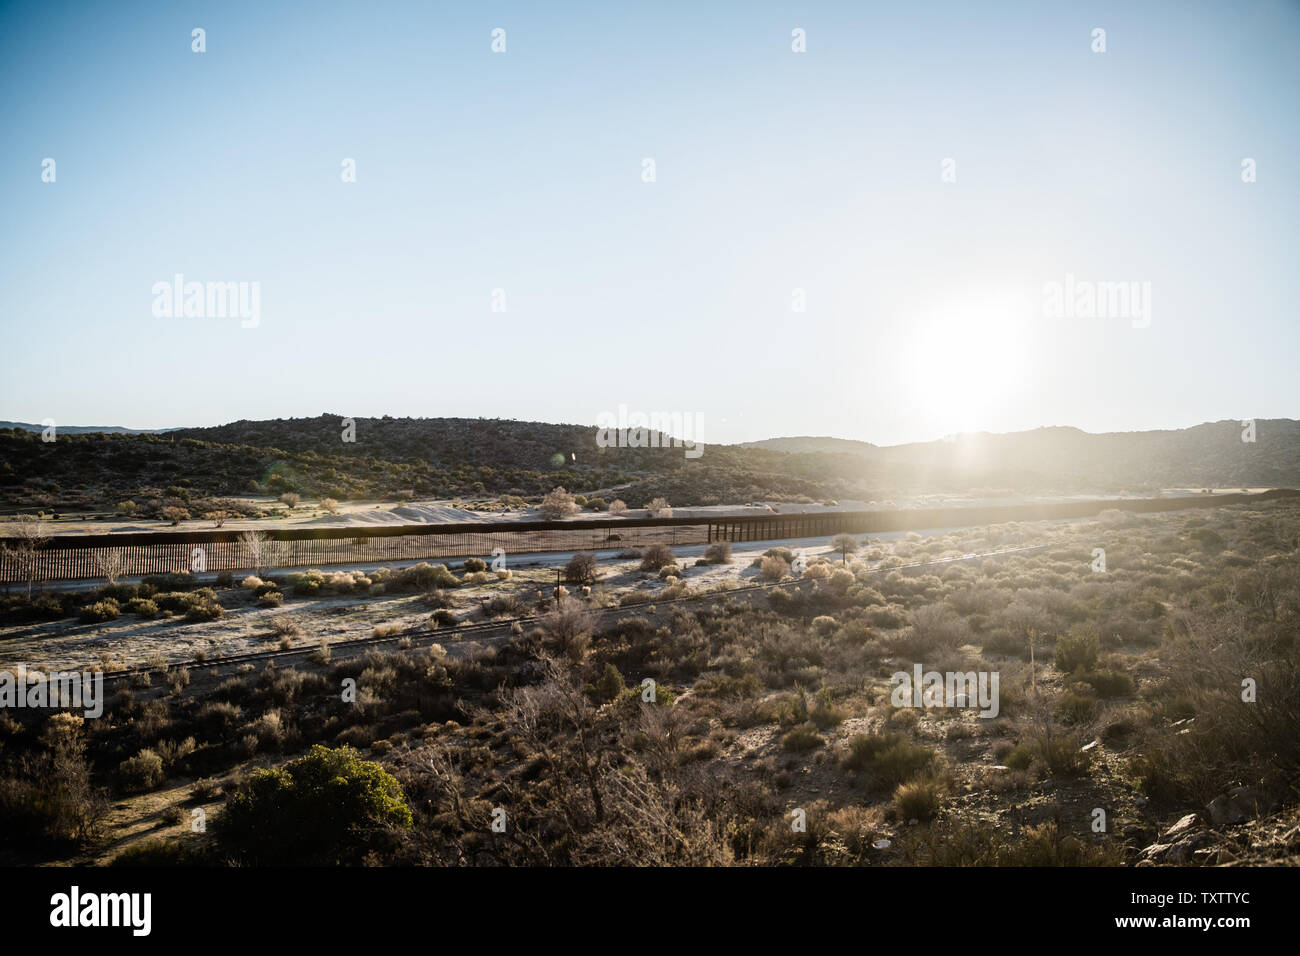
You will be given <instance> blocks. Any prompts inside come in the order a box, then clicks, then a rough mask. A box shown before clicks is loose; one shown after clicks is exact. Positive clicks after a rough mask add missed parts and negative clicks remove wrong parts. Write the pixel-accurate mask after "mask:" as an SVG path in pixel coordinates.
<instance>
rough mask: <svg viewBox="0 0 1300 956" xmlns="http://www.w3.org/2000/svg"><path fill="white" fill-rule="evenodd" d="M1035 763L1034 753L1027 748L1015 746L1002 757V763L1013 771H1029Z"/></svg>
mask: <svg viewBox="0 0 1300 956" xmlns="http://www.w3.org/2000/svg"><path fill="white" fill-rule="evenodd" d="M1033 762H1034V752H1033V751H1032V750H1030V749H1029V748H1028V747H1025V746H1019V745H1018V746H1015V747H1012V748H1011V749H1010V750H1008V751H1007V752H1006V753H1005V754H1004V755H1003V756H1002V763H1003V764H1004V765H1005V766H1006V767H1008V768H1010V769H1011V770H1028V769H1029V767H1030V765H1031V764H1033Z"/></svg>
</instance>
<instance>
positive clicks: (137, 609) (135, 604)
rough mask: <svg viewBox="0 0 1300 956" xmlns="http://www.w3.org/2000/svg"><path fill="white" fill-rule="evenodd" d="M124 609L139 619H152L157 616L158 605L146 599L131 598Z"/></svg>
mask: <svg viewBox="0 0 1300 956" xmlns="http://www.w3.org/2000/svg"><path fill="white" fill-rule="evenodd" d="M126 609H127V610H128V611H130V612H131V613H132V614H134V615H135V616H136V617H139V618H145V619H149V618H154V617H157V616H158V605H157V604H155V603H154V602H153V601H150V600H149V599H148V598H133V599H132V600H131V602H130V603H129V604H127V606H126Z"/></svg>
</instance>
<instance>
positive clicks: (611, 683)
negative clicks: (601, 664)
mask: <svg viewBox="0 0 1300 956" xmlns="http://www.w3.org/2000/svg"><path fill="white" fill-rule="evenodd" d="M625 690H627V683H626V682H625V681H624V680H623V675H622V674H620V673H619V670H618V668H617V667H615V666H614V665H613V664H612V663H606V664H605V670H604V671H603V672H602V673H601V675H600V679H599V680H598V681H596V683H594V684H592V685H590V686H589V687H588V688H587V693H588V694H590V695H591V697H592V698H593V699H594V700H597V701H600V702H605V701H611V700H615V699H617V698H618V697H619V696H620V695H621V694H622V693H623V692H624V691H625Z"/></svg>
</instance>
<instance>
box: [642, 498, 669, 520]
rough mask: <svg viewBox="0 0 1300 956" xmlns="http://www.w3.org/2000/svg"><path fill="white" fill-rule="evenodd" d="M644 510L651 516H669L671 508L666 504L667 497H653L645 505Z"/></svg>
mask: <svg viewBox="0 0 1300 956" xmlns="http://www.w3.org/2000/svg"><path fill="white" fill-rule="evenodd" d="M645 510H646V511H647V512H648V513H649V515H650V517H652V518H671V517H672V516H673V509H672V507H671V506H670V505H669V504H668V499H667V498H654V499H652V500H651V501H650V503H649V504H647V505H646V506H645Z"/></svg>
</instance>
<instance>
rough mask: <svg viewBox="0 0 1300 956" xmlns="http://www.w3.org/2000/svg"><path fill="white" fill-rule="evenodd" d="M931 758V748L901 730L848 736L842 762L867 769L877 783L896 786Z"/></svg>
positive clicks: (860, 770) (909, 778)
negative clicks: (910, 738) (914, 740)
mask: <svg viewBox="0 0 1300 956" xmlns="http://www.w3.org/2000/svg"><path fill="white" fill-rule="evenodd" d="M934 758H935V752H934V751H933V750H931V749H930V748H929V747H926V746H924V745H922V744H918V743H914V742H912V741H911V740H909V739H908V738H907V737H906V736H905V735H903V734H901V733H895V732H890V733H884V734H857V735H855V736H854V737H852V738H850V739H849V742H848V750H847V753H846V754H845V755H844V757H843V758H842V760H841V766H843V767H844V769H846V770H853V771H858V772H866V773H868V774H869V775H870V779H871V781H872V782H873V784H875V785H877V786H882V787H896V786H898V785H899V784H903V783H907V782H908V781H909V780H911V779H912V778H913V777H915V776H916V775H917V774H919V773H921V772H922V771H924V770H926V769H928V768H929V767H930V765H931V764H932V763H933V762H934Z"/></svg>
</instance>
